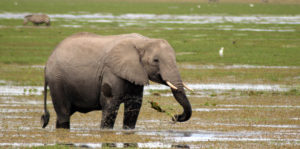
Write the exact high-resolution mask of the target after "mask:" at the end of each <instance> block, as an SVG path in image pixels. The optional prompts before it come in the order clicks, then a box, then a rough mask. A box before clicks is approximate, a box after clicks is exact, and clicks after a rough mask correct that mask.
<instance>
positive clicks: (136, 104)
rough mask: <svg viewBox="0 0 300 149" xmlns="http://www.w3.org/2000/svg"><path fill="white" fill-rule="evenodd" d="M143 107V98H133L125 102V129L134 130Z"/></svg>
mask: <svg viewBox="0 0 300 149" xmlns="http://www.w3.org/2000/svg"><path fill="white" fill-rule="evenodd" d="M141 106H142V97H132V98H130V99H127V100H126V101H125V102H124V107H125V109H124V120H123V129H134V128H135V124H136V121H137V118H138V116H139V113H140V109H141Z"/></svg>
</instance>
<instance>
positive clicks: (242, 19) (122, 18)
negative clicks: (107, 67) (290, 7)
mask: <svg viewBox="0 0 300 149" xmlns="http://www.w3.org/2000/svg"><path fill="white" fill-rule="evenodd" d="M28 14H30V13H29V12H27V13H9V12H5V13H1V14H0V19H23V18H24V16H26V15H28ZM49 16H50V18H52V19H54V20H55V19H69V20H81V21H89V22H110V21H113V22H127V23H137V22H143V23H145V22H146V23H152V24H158V23H163V24H166V23H167V24H170V23H173V24H208V23H227V22H228V23H243V24H245V23H246V24H248V23H255V24H300V15H295V16H265V15H250V16H222V15H170V14H161V15H157V14H121V15H113V14H102V13H94V14H49Z"/></svg>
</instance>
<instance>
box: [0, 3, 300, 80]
mask: <svg viewBox="0 0 300 149" xmlns="http://www.w3.org/2000/svg"><path fill="white" fill-rule="evenodd" d="M14 2H18V5H14ZM197 5H198V3H195V2H171V1H166V2H160V3H158V2H149V1H139V2H130V1H119V0H114V1H106V0H87V1H81V0H72V1H70V0H63V1H60V0H53V1H42V0H26V1H21V0H16V1H9V0H1V1H0V13H3V12H21V13H24V12H43V13H53V14H55V13H75V14H76V13H79V11H80V12H86V13H113V14H124V13H151V14H200V15H201V14H212V15H214V14H222V15H226V14H229V15H255V14H266V15H297V14H298V15H299V14H300V10H299V9H298V8H299V5H297V4H283V5H279V4H258V3H257V4H255V7H253V8H251V7H249V4H247V3H219V4H208V3H200V5H201V8H200V9H196V7H197ZM191 8H194V11H190V9H191ZM22 22H23V20H22V19H0V80H11V81H15V82H18V83H16V84H20V85H25V84H27V85H40V84H42V82H43V81H42V77H43V76H42V70H31V68H30V69H29V70H28V69H27V68H26V69H25V68H21V69H20V66H24V65H44V64H45V63H46V61H47V58H48V57H49V55H50V54H51V52H52V50H53V49H54V48H55V47H56V45H57V44H58V43H59V42H60V41H62V40H63V39H64V38H66V37H67V36H70V35H71V34H74V33H77V32H82V31H85V32H93V33H96V34H101V35H112V34H125V33H133V32H135V33H140V34H142V35H145V36H148V37H152V38H163V39H166V40H168V41H169V43H170V44H171V45H172V46H173V47H174V49H175V51H176V53H177V54H178V55H177V57H176V58H177V62H178V63H185V64H202V65H210V64H213V65H232V64H247V65H267V66H300V59H299V57H300V51H299V49H300V42H299V41H300V36H299V35H300V26H299V25H292V24H291V25H287V24H283V25H280V24H233V23H216V24H159V23H158V24H151V23H146V22H143V21H142V20H140V21H139V22H138V24H135V25H130V26H122V25H124V23H122V22H111V23H94V22H86V21H82V20H71V21H69V20H63V19H56V21H53V23H52V25H51V27H44V26H40V27H34V26H32V25H31V24H29V25H27V26H22ZM74 24H75V25H81V26H82V27H80V28H71V27H63V26H62V25H74ZM224 26H231V28H234V29H244V28H253V29H290V30H295V31H293V32H253V31H225V30H220V29H222V28H224ZM169 28H171V29H172V30H170V29H169ZM233 41H235V44H233ZM221 47H225V50H224V57H222V58H221V57H220V56H219V55H218V50H219V49H220V48H221ZM181 53H187V54H181ZM28 71H29V73H28ZM274 73H275V74H274ZM181 74H182V76H183V78H184V80H188V81H189V82H191V81H193V82H210V81H212V80H213V81H215V82H222V81H223V82H224V81H226V82H245V83H247V82H248V83H249V82H250V83H264V82H265V83H282V84H295V83H296V84H299V82H300V80H299V79H294V78H297V77H298V76H299V70H298V69H296V70H295V69H288V70H286V71H285V70H283V71H282V70H278V71H276V70H274V71H265V70H255V71H244V70H234V71H232V70H225V71H224V70H222V69H221V70H182V71H181ZM228 78H233V79H228ZM293 82H294V83H293Z"/></svg>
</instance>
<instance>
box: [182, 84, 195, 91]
mask: <svg viewBox="0 0 300 149" xmlns="http://www.w3.org/2000/svg"><path fill="white" fill-rule="evenodd" d="M182 84H183V86H184V87H185V88H186V89H188V90H190V91H194V90H193V89H192V88H190V87H188V86H187V85H186V84H185V83H182Z"/></svg>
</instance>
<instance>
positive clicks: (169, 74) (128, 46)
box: [106, 38, 192, 122]
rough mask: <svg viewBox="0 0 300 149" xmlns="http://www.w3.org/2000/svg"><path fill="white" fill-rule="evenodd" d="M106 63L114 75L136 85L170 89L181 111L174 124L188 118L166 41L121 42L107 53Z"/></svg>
mask: <svg viewBox="0 0 300 149" xmlns="http://www.w3.org/2000/svg"><path fill="white" fill-rule="evenodd" d="M106 63H107V65H108V66H109V67H110V68H111V69H112V71H113V72H114V73H115V74H116V75H118V76H120V77H121V78H123V79H126V80H128V81H130V82H132V83H135V84H137V85H146V84H148V82H149V80H151V81H153V82H157V83H161V84H164V85H168V86H170V87H171V90H172V93H173V96H174V97H175V99H176V100H177V101H178V102H179V104H180V105H181V106H182V107H183V110H184V111H183V113H182V114H180V115H176V116H175V118H176V120H175V121H179V122H184V121H187V120H189V119H190V117H191V115H192V108H191V105H190V102H189V100H188V98H187V97H186V94H185V91H184V87H185V85H184V83H183V82H182V80H181V77H180V74H179V71H178V68H177V66H176V57H175V52H174V50H173V48H172V47H171V45H170V44H169V43H168V42H167V41H166V40H163V39H150V38H139V39H136V38H131V39H126V40H122V41H120V42H119V43H117V44H116V45H115V46H114V47H113V48H112V50H110V52H109V54H108V57H107V61H106Z"/></svg>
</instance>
